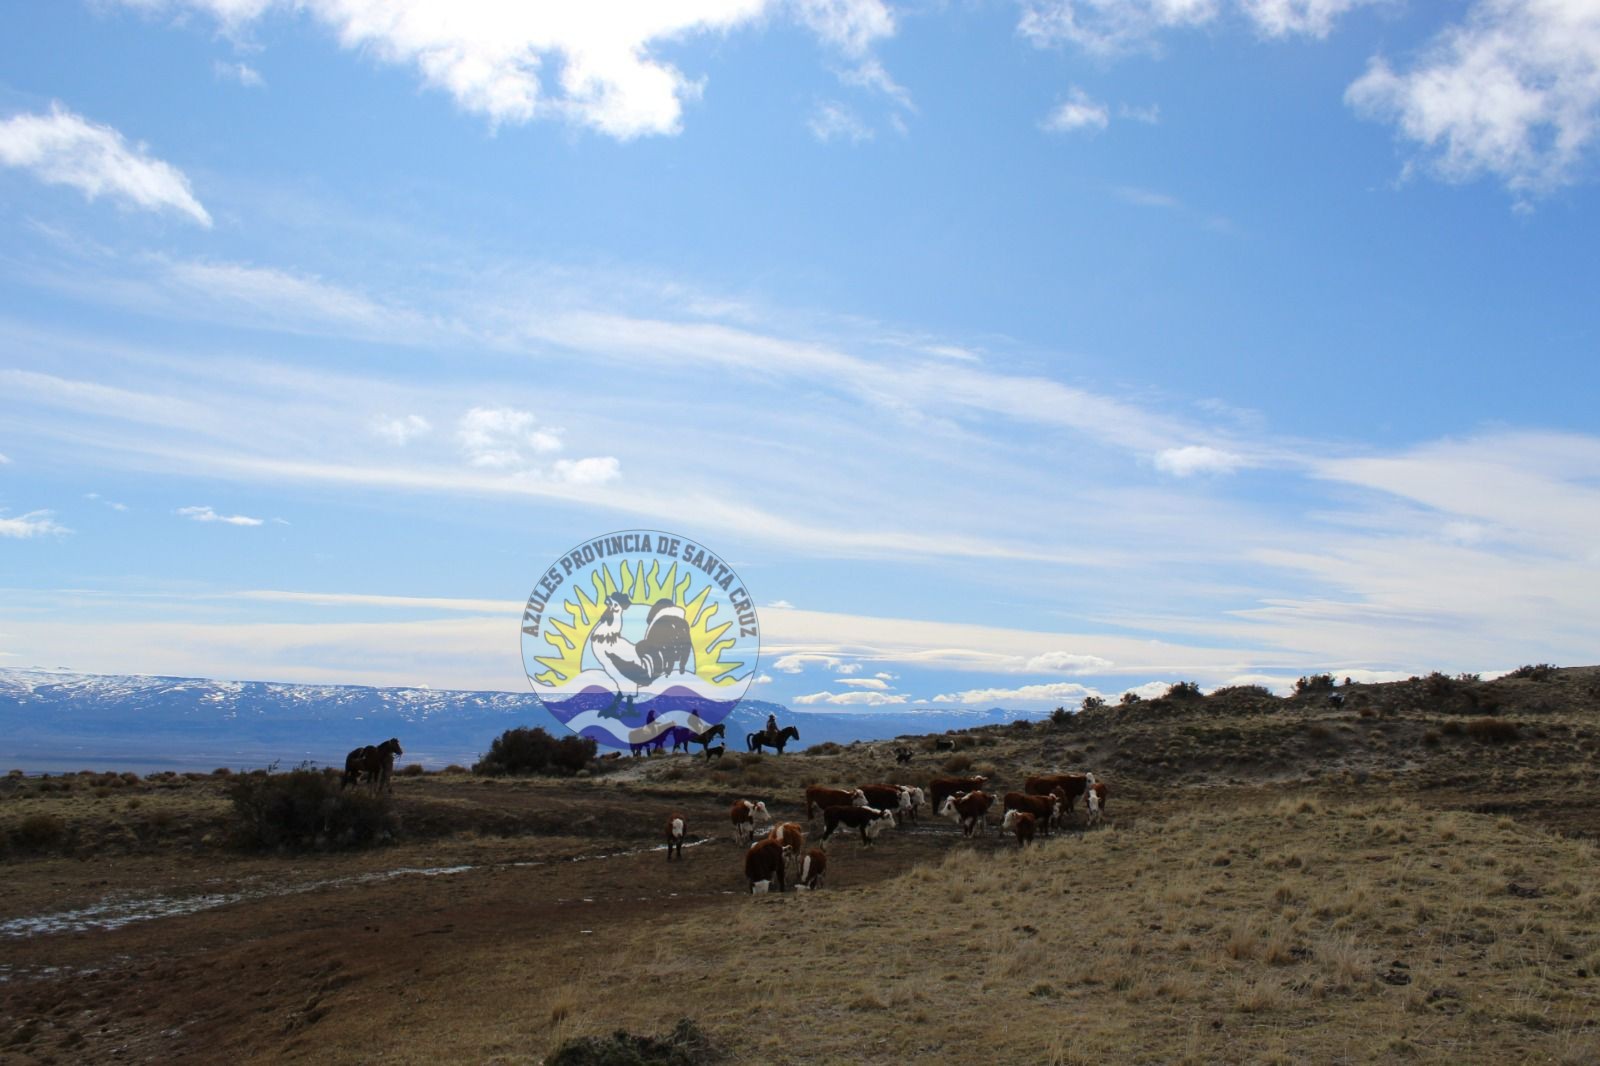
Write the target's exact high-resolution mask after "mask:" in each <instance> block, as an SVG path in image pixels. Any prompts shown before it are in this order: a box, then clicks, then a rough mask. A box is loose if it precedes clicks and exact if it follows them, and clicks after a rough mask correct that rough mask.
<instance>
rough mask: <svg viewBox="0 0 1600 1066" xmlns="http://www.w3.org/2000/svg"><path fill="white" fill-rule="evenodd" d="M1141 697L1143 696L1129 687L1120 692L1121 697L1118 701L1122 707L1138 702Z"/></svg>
mask: <svg viewBox="0 0 1600 1066" xmlns="http://www.w3.org/2000/svg"><path fill="white" fill-rule="evenodd" d="M1143 698H1144V697H1142V696H1140V695H1139V694H1138V693H1137V692H1135V691H1133V690H1132V689H1129V690H1128V691H1127V692H1124V693H1123V694H1122V699H1121V700H1120V701H1119V702H1120V703H1121V704H1122V705H1123V706H1124V707H1130V706H1132V705H1133V704H1135V703H1138V702H1139V701H1140V700H1141V699H1143Z"/></svg>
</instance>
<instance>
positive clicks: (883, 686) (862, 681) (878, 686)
mask: <svg viewBox="0 0 1600 1066" xmlns="http://www.w3.org/2000/svg"><path fill="white" fill-rule="evenodd" d="M835 684H839V685H851V686H853V687H855V688H857V689H873V690H875V691H877V692H887V691H888V690H889V685H888V682H886V681H883V680H881V679H879V678H876V677H841V678H840V679H839V680H838V681H836V682H835Z"/></svg>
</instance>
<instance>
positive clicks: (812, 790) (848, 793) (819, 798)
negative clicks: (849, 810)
mask: <svg viewBox="0 0 1600 1066" xmlns="http://www.w3.org/2000/svg"><path fill="white" fill-rule="evenodd" d="M846 805H849V806H856V807H865V806H866V805H867V797H866V796H865V795H864V794H863V793H862V791H861V790H860V789H859V788H855V789H845V788H826V787H824V786H822V785H811V786H809V787H807V788H806V821H808V822H809V821H811V820H812V819H813V818H815V817H816V810H817V809H819V808H826V807H841V806H846Z"/></svg>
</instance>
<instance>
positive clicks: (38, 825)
mask: <svg viewBox="0 0 1600 1066" xmlns="http://www.w3.org/2000/svg"><path fill="white" fill-rule="evenodd" d="M9 835H10V837H11V840H10V843H11V844H12V846H14V847H17V848H21V849H22V850H24V851H43V850H44V849H45V848H48V847H51V846H53V845H55V844H59V843H60V842H61V840H62V838H63V837H65V836H66V835H67V824H66V823H65V822H63V821H62V820H61V819H60V818H58V817H56V816H55V815H53V814H30V815H28V816H27V817H25V818H23V819H22V821H20V822H18V823H17V824H16V825H14V826H12V827H11V832H10V834H9Z"/></svg>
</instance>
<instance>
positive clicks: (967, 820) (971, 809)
mask: <svg viewBox="0 0 1600 1066" xmlns="http://www.w3.org/2000/svg"><path fill="white" fill-rule="evenodd" d="M993 803H994V799H993V798H992V797H991V796H990V795H989V794H988V793H987V792H976V791H974V792H963V793H961V794H960V795H959V796H950V797H948V798H947V799H946V800H945V801H944V806H942V807H940V808H939V814H940V815H941V816H943V815H949V816H950V817H951V818H953V819H955V821H956V823H957V824H958V825H960V826H961V835H962V836H967V837H969V836H971V835H972V832H973V830H974V829H979V828H980V827H981V831H982V832H985V833H987V832H988V831H989V823H988V821H987V819H986V818H985V815H987V814H988V813H989V807H990V806H991V805H992V804H993Z"/></svg>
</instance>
